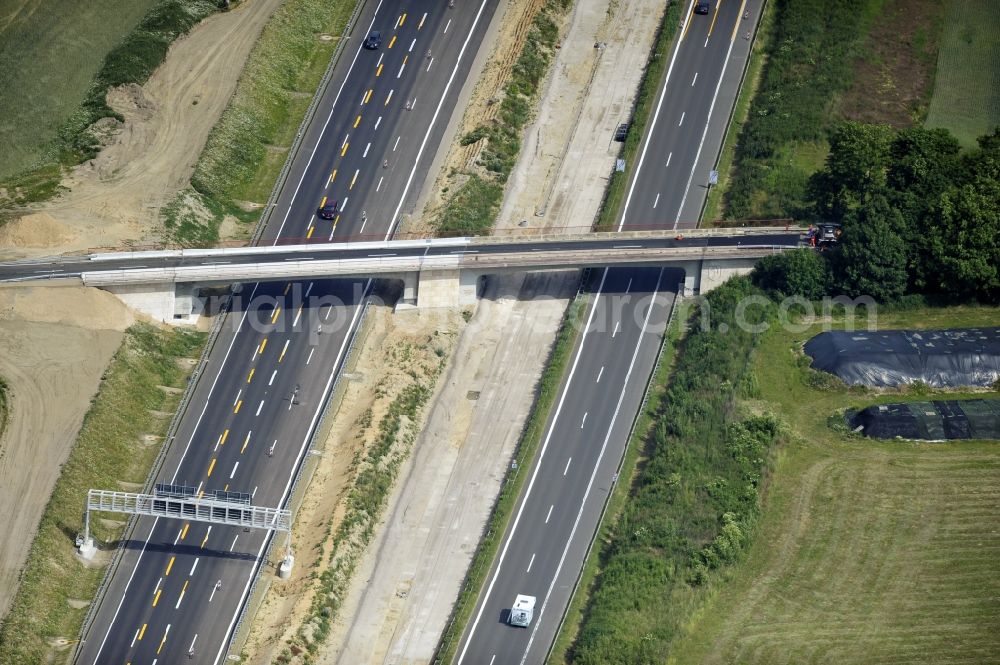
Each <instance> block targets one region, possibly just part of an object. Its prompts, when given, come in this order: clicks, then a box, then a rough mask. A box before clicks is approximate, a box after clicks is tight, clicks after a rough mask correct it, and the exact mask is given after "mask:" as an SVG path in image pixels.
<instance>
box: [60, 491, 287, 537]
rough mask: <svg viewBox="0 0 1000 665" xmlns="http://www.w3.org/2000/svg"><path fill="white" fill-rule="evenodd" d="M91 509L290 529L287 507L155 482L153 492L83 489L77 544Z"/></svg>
mask: <svg viewBox="0 0 1000 665" xmlns="http://www.w3.org/2000/svg"><path fill="white" fill-rule="evenodd" d="M190 489H191V490H193V489H194V488H190ZM91 512H106V513H125V514H128V515H148V516H150V517H165V518H170V519H183V520H188V521H192V522H208V523H210V524H221V525H224V526H235V527H243V528H246V529H265V530H269V531H280V532H285V533H287V532H289V531H291V529H292V514H291V512H290V511H288V510H283V509H280V508H267V507H265V506H252V505H250V495H248V494H238V493H235V492H215V493H212V494H211V495H196V494H195V493H194V491H191V492H183V491H182V492H174V491H163V490H162V486H157V492H156V493H155V494H136V493H133V492H113V491H110V490H93V489H92V490H89V491H88V492H87V509H86V513H85V516H84V521H83V540H82V542H78V545H83V544H86V543H88V542H90V513H91Z"/></svg>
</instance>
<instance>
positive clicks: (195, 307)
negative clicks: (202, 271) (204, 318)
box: [101, 282, 201, 325]
mask: <svg viewBox="0 0 1000 665" xmlns="http://www.w3.org/2000/svg"><path fill="white" fill-rule="evenodd" d="M101 288H103V289H104V290H106V291H109V292H110V293H113V294H115V295H116V296H118V299H119V300H121V301H122V302H124V303H125V304H126V305H128V306H129V307H131V308H132V309H134V310H137V311H140V312H142V313H143V314H146V315H147V316H149V317H150V318H152V319H155V320H157V321H162V322H163V323H170V324H172V325H192V324H194V323H197V321H198V316H200V314H201V303H200V301H199V300H198V297H197V295H198V287H197V286H195V285H194V284H186V283H179V284H175V283H173V282H157V283H153V284H116V285H114V286H102V287H101Z"/></svg>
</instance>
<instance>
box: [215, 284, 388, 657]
mask: <svg viewBox="0 0 1000 665" xmlns="http://www.w3.org/2000/svg"><path fill="white" fill-rule="evenodd" d="M371 283H372V280H370V279H369V280H368V281H367V282H365V288H364V291H363V293H364V294H365V295H367V293H368V289H369V288H371ZM364 309H365V308H364V306H363V305H361V306H358V307H357V309H356V310H355V312H354V318H352V319H351V325H350V328H348V330H353V329H354V328H355V326H356V325H357V323H358V317H359V316H361V312H363V311H364ZM350 340H351V335H345V336H344V341H343V343H341V345H340V351H338V352H337V358H336V359H335V360H334V362H333V365H332V369H331V371H330V378H329V379H327V381H326V387H325V388H324V389H323V397H322V399H320V400H319V406H318V407H317V409H316V412H315V413H314V414H313V417H312V420H311V421H310V423H309V427H308V428H307V429H306V436H305V438H304V439H303V440H302V445H301V447H300V448H299V454H298V456H297V458H296V460H295V464H294V465H293V466H292V473H291V474H289V476H288V482H287V483H286V484H285V489H284V491H283V492H282V494H281V500H280V501H278V505H279V506H283V505H285V501H286V499H287V498H288V492H289V491H290V490H291V487H292V482H293V481H294V480H295V476H296V473H295V471H296V470H297V469H298V468H299V465H301V464H302V458H303V456H304V455H305V454H306V450H307V449H308V448H309V441H310V440H311V439H312V436H313V433H314V430H315V428H316V422H317V420H319V417H320V415H321V414H322V413H323V409H324V408H325V407H326V399H327V397H329V395H330V388H331V387H332V386H333V382H334V380H335V379H336V378H337V368H338V367H339V366H340V362H341V359H342V358H343V356H344V352H345V351H346V349H347V345H348V343H349V342H350ZM272 538H274V531H268V535H267V536H266V537H265V538H264V540H263V541H262V542H261V545H260V549H259V550H258V551H257V557H256V558H255V559H254V566H253V567H252V570H251V572H250V575H249V576H248V577H247V583H246V584H245V585H244V587H243V592H242V593H241V594H240V602H239V603H237V605H236V607H237V612H236V613H235V614H233V618H232V620H231V621H230V622H229V626H228V627H227V628H226V631H225V633H223V638H222V643H221V644H220V646H219V652H218V653H217V654H216V656H215V660H213V661H212V663H213V665H215V664H217V663H218V662H219V659H220V658H222V656H223V654H224V653H225V652H226V651H227V649H228V647H229V635H230V633H232V630H233V627H234V626H235V625H236V620H237V619H238V618H239V615H240V610H242V608H243V606H244V604H245V603H246V601H247V594H249V593H250V587H251V585H252V584H253V581H254V579H255V578H256V577H257V572H258V570H259V568H260V566H261V564H262V563H263V557H264V550H265V548H267V546H268V544H269V543H270V542H271V539H272Z"/></svg>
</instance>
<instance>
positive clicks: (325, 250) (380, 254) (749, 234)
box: [0, 230, 800, 282]
mask: <svg viewBox="0 0 1000 665" xmlns="http://www.w3.org/2000/svg"><path fill="white" fill-rule="evenodd" d="M799 237H800V236H799V234H798V233H797V232H789V233H760V234H756V233H754V232H753V231H752V230H750V231H746V232H741V233H738V234H733V235H712V236H705V237H681V238H675V237H669V238H628V239H622V238H596V237H595V238H593V239H590V240H558V239H557V240H548V241H538V240H521V241H517V242H510V241H500V242H497V243H495V244H493V243H489V242H477V243H476V244H475V245H474V246H473V245H469V244H468V243H467V242H465V241H464V239H453V240H437V241H427V242H426V244H425V243H424V242H423V241H413V240H407V241H403V242H402V243H400V245H386V244H384V243H365V245H368V246H367V247H358V246H356V245H353V244H333V245H331V244H329V243H324V244H323V245H322V247H317V248H316V249H315V250H311V249H295V250H291V249H283V248H282V247H277V248H275V251H274V252H268V253H266V254H261V253H229V254H219V253H215V254H212V255H209V256H205V255H198V254H195V255H184V256H178V255H170V256H163V255H162V254H163V253H162V252H149V253H135V255H134V256H127V257H126V256H123V257H118V255H111V256H110V257H108V258H104V259H100V260H91V259H87V258H82V259H81V258H77V257H66V258H65V259H59V260H56V261H51V262H39V261H25V262H15V263H7V264H0V282H5V281H7V282H16V281H28V280H32V281H37V280H44V279H58V278H65V277H78V276H80V275H81V274H82V273H84V272H97V271H116V270H155V269H163V268H185V267H204V268H209V267H211V266H214V265H219V266H221V265H227V266H230V267H231V266H238V265H258V264H263V263H270V264H277V265H282V264H286V262H292V261H307V260H316V261H333V260H338V261H347V260H352V259H372V258H389V257H391V258H396V259H406V258H435V257H452V258H455V257H458V256H460V255H474V254H475V255H479V256H488V255H501V254H509V253H518V252H525V253H526V252H567V251H579V252H585V251H588V250H593V251H597V250H605V251H606V250H613V249H621V250H623V251H625V250H630V249H647V248H678V249H689V248H697V247H776V246H780V247H789V246H796V245H797V244H798V241H799ZM303 247H308V245H305V246H303ZM473 247H474V249H473ZM388 250H391V251H388ZM286 265H287V264H286Z"/></svg>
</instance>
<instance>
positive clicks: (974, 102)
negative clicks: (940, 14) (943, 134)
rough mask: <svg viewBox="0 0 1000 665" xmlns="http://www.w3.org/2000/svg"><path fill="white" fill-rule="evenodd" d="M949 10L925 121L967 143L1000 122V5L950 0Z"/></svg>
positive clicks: (967, 0) (973, 140)
mask: <svg viewBox="0 0 1000 665" xmlns="http://www.w3.org/2000/svg"><path fill="white" fill-rule="evenodd" d="M947 12H948V14H947V16H948V18H947V20H946V21H945V23H944V29H943V32H942V35H941V47H940V51H939V52H938V62H937V71H936V74H935V78H934V93H933V95H932V97H931V103H930V109H929V110H928V113H927V126H928V127H945V128H946V129H948V130H949V131H950V132H951V133H952V134H954V135H955V136H956V137H957V138H958V140H959V141H960V142H961V143H962V145H963V146H965V147H967V148H968V147H972V146H975V145H976V139H977V138H978V137H980V136H982V135H984V134H988V133H989V132H991V131H992V130H993V128H994V127H996V126H997V125H1000V88H998V86H997V80H998V77H1000V40H997V38H996V36H997V34H1000V6H998V5H997V4H995V3H989V2H973V1H972V0H951V2H950V3H949V6H948V10H947ZM971 63H974V64H971Z"/></svg>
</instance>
